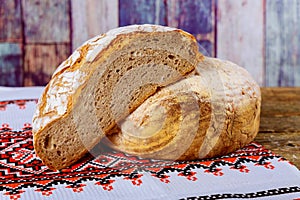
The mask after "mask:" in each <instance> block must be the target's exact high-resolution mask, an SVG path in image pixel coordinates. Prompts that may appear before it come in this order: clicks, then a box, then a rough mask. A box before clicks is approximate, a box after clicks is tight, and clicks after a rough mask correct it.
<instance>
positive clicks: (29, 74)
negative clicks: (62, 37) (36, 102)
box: [24, 44, 70, 86]
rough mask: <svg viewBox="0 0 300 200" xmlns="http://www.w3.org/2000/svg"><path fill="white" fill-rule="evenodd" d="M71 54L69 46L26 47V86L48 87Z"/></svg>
mask: <svg viewBox="0 0 300 200" xmlns="http://www.w3.org/2000/svg"><path fill="white" fill-rule="evenodd" d="M69 54H70V51H69V45H68V44H51V45H41V44H39V45H26V47H25V59H24V70H25V71H24V84H25V86H32V85H39V86H41V85H46V84H47V83H48V82H49V80H50V77H51V75H52V74H53V72H54V71H55V69H56V68H57V67H58V65H59V64H60V63H61V62H62V61H64V60H65V59H66V58H67V57H68V56H69Z"/></svg>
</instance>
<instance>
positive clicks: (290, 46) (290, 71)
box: [266, 0, 300, 86]
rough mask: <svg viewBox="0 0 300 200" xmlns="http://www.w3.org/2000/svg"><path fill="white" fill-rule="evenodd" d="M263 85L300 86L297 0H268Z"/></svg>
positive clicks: (299, 14)
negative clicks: (264, 82) (264, 80)
mask: <svg viewBox="0 0 300 200" xmlns="http://www.w3.org/2000/svg"><path fill="white" fill-rule="evenodd" d="M266 83H267V84H266V85H267V86H300V1H298V0H289V1H285V0H267V4H266Z"/></svg>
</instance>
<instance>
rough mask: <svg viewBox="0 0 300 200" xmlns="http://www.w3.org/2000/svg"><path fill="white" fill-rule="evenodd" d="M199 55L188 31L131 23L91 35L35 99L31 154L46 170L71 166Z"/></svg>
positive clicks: (189, 68) (184, 72) (186, 70)
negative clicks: (97, 34)
mask: <svg viewBox="0 0 300 200" xmlns="http://www.w3.org/2000/svg"><path fill="white" fill-rule="evenodd" d="M202 59H203V56H202V55H201V54H200V53H198V46H197V41H196V40H195V38H194V37H193V36H192V35H190V34H189V33H186V32H184V31H181V30H178V29H174V28H169V27H163V26H158V25H132V26H127V27H121V28H117V29H113V30H111V31H109V32H107V33H106V34H102V35H99V36H97V37H95V38H92V39H91V40H89V41H87V42H86V43H84V44H83V45H82V46H81V47H79V48H78V49H77V50H76V51H75V52H74V53H73V54H72V55H71V56H70V57H69V58H68V59H67V60H66V61H65V62H63V63H62V64H61V65H60V66H59V67H58V69H57V70H56V71H55V72H54V74H53V76H52V78H51V80H50V82H49V83H48V85H47V86H46V87H45V90H44V92H43V94H42V96H41V97H40V99H39V102H38V105H37V109H36V112H35V114H34V117H33V129H32V131H33V139H34V140H33V142H34V148H35V152H36V154H37V155H38V156H39V157H40V158H41V159H42V161H43V162H44V164H46V165H47V166H48V167H49V168H51V169H62V168H65V167H67V166H69V165H71V164H72V163H74V162H76V161H77V160H78V159H80V158H81V157H82V156H83V155H84V154H86V153H87V152H88V151H89V150H90V149H92V148H93V147H94V146H95V145H96V144H97V143H98V142H99V141H100V140H101V139H102V138H103V137H104V136H105V135H108V134H109V133H110V132H111V130H112V129H113V128H114V127H116V124H118V122H121V121H122V120H123V119H124V118H125V117H127V116H128V115H129V114H130V113H131V112H133V111H134V110H135V109H136V108H137V107H139V105H141V104H142V103H143V102H144V101H145V100H146V99H147V98H148V97H150V96H151V95H153V94H154V93H156V91H157V90H159V89H160V88H162V87H164V86H167V85H169V84H171V83H175V82H177V81H178V80H180V79H183V78H184V77H186V76H188V75H190V74H192V73H194V72H195V69H196V67H197V65H198V63H199V62H200V61H201V60H202Z"/></svg>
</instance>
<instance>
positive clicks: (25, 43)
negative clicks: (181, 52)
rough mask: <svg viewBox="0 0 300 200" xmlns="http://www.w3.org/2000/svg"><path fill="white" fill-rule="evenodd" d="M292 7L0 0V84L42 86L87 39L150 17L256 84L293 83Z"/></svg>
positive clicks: (295, 40) (161, 0) (236, 2)
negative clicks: (192, 38) (180, 31)
mask: <svg viewBox="0 0 300 200" xmlns="http://www.w3.org/2000/svg"><path fill="white" fill-rule="evenodd" d="M299 10H300V0H289V1H285V0H261V1H259V0H255V1H254V0H151V1H148V0H101V1H99V0H51V1H50V0H1V2H0V14H1V15H0V85H6V86H22V85H45V84H46V83H47V82H48V81H49V78H50V75H51V74H52V73H53V71H54V70H55V68H56V67H57V66H58V65H59V64H60V63H61V62H62V61H63V60H64V59H66V58H67V57H68V55H70V53H71V52H72V51H73V50H74V49H76V48H77V47H78V46H80V45H81V44H82V43H83V42H84V41H86V40H87V39H89V38H91V37H93V36H95V35H97V34H100V33H103V32H106V31H107V30H109V29H111V28H115V27H117V26H124V25H129V24H143V23H152V24H161V25H167V26H172V27H178V28H181V29H183V30H186V31H188V32H190V33H192V34H194V35H195V37H196V38H197V40H198V42H199V46H200V51H201V52H202V53H204V54H205V55H209V56H217V57H220V58H223V59H228V60H231V61H233V62H236V63H237V64H239V65H241V66H243V67H245V68H246V69H247V70H248V71H249V72H250V73H251V74H252V75H253V77H254V78H255V80H256V81H257V82H258V83H259V84H260V85H261V86H300V54H299V51H300V14H299V13H300V12H299Z"/></svg>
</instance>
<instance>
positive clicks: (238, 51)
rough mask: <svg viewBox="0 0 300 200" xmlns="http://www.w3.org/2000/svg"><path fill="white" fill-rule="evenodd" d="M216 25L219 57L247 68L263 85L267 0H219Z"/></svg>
mask: <svg viewBox="0 0 300 200" xmlns="http://www.w3.org/2000/svg"><path fill="white" fill-rule="evenodd" d="M271 1H272V0H271ZM216 28H217V44H216V46H217V57H219V58H222V59H226V60H231V61H232V62H235V63H236V64H238V65H240V66H242V67H244V68H245V69H247V71H249V72H250V74H251V75H252V76H253V77H254V79H255V80H256V81H257V82H258V83H259V85H261V86H263V85H264V84H265V83H264V75H265V74H264V71H265V65H264V1H263V0H262V1H253V0H243V1H241V0H240V1H236V0H219V1H218V5H217V27H216ZM271 67H272V66H271Z"/></svg>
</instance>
